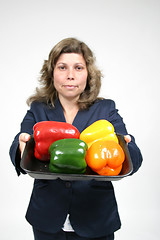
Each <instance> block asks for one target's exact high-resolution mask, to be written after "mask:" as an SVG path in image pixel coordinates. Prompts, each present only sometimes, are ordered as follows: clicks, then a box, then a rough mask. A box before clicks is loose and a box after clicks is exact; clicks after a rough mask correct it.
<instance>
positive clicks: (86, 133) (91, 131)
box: [80, 119, 118, 148]
mask: <svg viewBox="0 0 160 240" xmlns="http://www.w3.org/2000/svg"><path fill="white" fill-rule="evenodd" d="M80 139H81V140H83V141H84V142H86V143H87V145H88V148H90V146H91V145H92V144H93V143H94V142H96V141H98V140H113V141H115V142H117V143H118V138H117V136H116V134H115V132H114V127H113V125H112V124H111V123H110V122H109V121H107V120H105V119H102V120H98V121H96V122H94V123H92V124H91V125H90V126H89V127H87V128H86V129H84V130H83V132H82V133H81V134H80Z"/></svg>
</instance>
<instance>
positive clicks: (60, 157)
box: [49, 139, 87, 173]
mask: <svg viewBox="0 0 160 240" xmlns="http://www.w3.org/2000/svg"><path fill="white" fill-rule="evenodd" d="M86 152H87V144H86V143H85V142H83V141H81V140H80V139H61V140H58V141H56V142H54V143H53V144H51V146H50V148H49V153H50V155H51V158H50V163H49V169H50V171H51V172H54V173H84V172H85V170H86V167H87V163H86V161H85V156H86Z"/></svg>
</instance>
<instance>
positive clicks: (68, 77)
mask: <svg viewBox="0 0 160 240" xmlns="http://www.w3.org/2000/svg"><path fill="white" fill-rule="evenodd" d="M67 79H68V80H74V72H73V70H72V69H69V70H68V76H67Z"/></svg>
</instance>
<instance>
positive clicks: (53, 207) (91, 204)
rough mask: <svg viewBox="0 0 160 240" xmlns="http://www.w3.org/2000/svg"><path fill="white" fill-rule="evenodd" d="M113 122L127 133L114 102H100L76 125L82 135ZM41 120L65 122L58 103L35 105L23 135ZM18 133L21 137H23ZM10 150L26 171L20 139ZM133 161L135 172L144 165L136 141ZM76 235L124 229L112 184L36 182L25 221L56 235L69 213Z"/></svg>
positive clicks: (79, 115)
mask: <svg viewBox="0 0 160 240" xmlns="http://www.w3.org/2000/svg"><path fill="white" fill-rule="evenodd" d="M100 119H106V120H108V121H110V122H111V123H112V124H113V126H114V128H115V132H116V133H120V134H123V135H126V134H128V133H127V130H126V128H125V124H124V123H123V119H122V118H121V116H120V115H119V114H118V111H117V110H116V108H115V103H114V102H113V101H112V100H106V99H104V100H97V102H95V103H94V104H93V105H92V106H91V107H90V108H89V109H88V110H83V111H79V112H78V113H77V115H76V117H75V119H74V121H73V125H74V126H75V127H77V129H78V130H79V131H80V132H82V131H83V130H84V129H85V128H86V127H88V126H89V125H90V124H92V123H93V122H95V121H96V120H100ZM40 121H61V122H65V117H64V113H63V109H62V106H61V104H60V102H59V100H57V101H56V103H55V107H54V108H53V107H51V106H50V105H46V104H45V103H38V102H34V103H32V105H31V108H30V110H28V112H27V114H26V116H25V117H24V119H23V122H22V123H21V131H20V133H21V132H27V133H29V134H32V133H33V125H34V124H35V123H36V122H40ZM20 133H19V134H20ZM19 134H18V135H17V136H16V137H15V139H14V141H13V143H12V146H11V148H10V156H11V160H12V162H13V164H14V166H15V167H16V170H17V173H18V175H19V174H20V172H22V173H24V171H23V170H22V169H21V168H20V156H19V152H18V145H19V142H18V137H19ZM128 148H129V151H130V155H131V158H132V161H133V167H134V171H133V173H134V172H136V171H137V170H138V168H139V167H140V166H141V163H142V156H141V152H140V150H139V148H138V147H137V145H136V143H135V140H134V138H133V137H132V141H131V142H130V143H129V144H128ZM68 213H69V214H70V222H71V225H72V227H73V228H74V230H75V232H77V234H79V235H80V236H84V237H91V238H95V237H100V236H106V235H109V234H111V233H113V232H115V231H116V230H118V229H119V228H120V226H121V222H120V218H119V214H118V210H117V203H116V199H115V195H114V189H113V186H112V183H111V182H98V181H95V180H91V181H71V182H68V181H63V180H60V179H57V180H35V181H34V187H33V192H32V195H31V199H30V203H29V206H28V210H27V213H26V219H27V220H28V221H29V223H30V224H31V225H32V226H34V227H35V228H37V229H40V230H42V231H45V232H53V233H55V232H57V231H59V230H60V229H61V228H62V227H63V224H64V221H65V219H66V216H67V214H68Z"/></svg>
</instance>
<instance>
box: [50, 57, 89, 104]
mask: <svg viewBox="0 0 160 240" xmlns="http://www.w3.org/2000/svg"><path fill="white" fill-rule="evenodd" d="M87 76H88V71H87V67H86V63H85V60H84V58H83V56H82V55H81V54H77V53H63V54H61V55H60V57H59V59H58V61H57V63H56V65H55V68H54V73H53V77H54V87H55V89H56V90H57V92H58V96H59V98H60V99H62V98H63V99H68V100H73V99H74V100H78V99H79V96H80V94H81V93H82V92H83V91H84V89H85V87H86V84H87Z"/></svg>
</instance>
